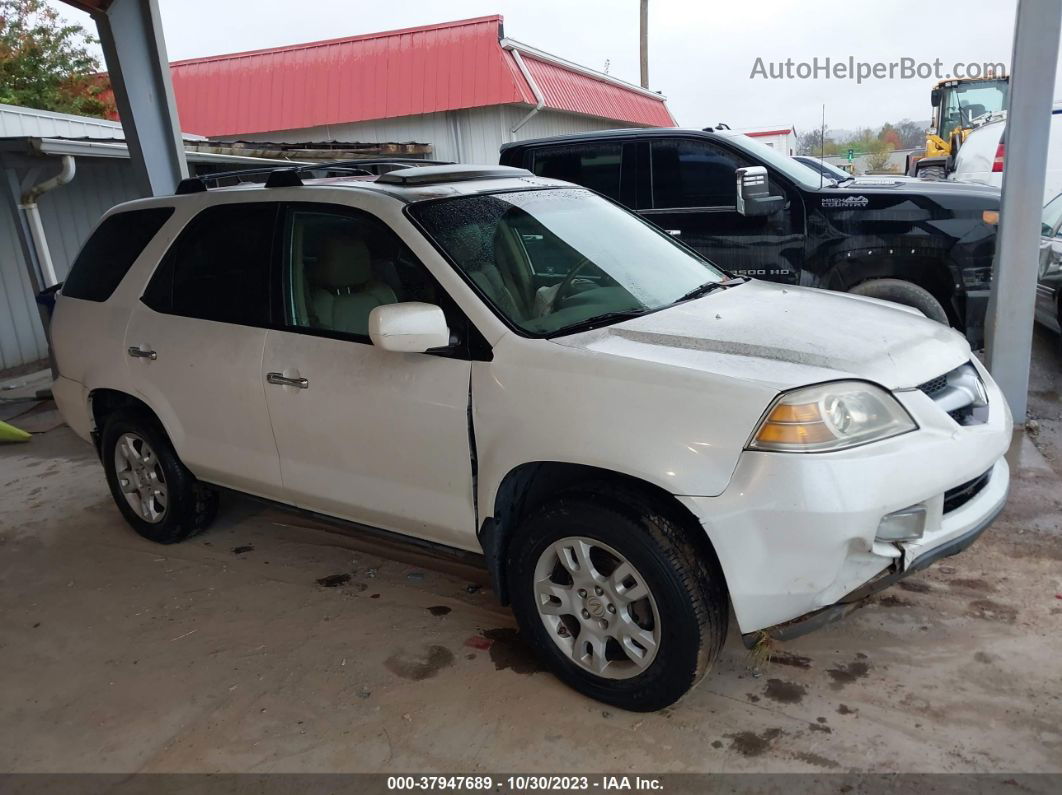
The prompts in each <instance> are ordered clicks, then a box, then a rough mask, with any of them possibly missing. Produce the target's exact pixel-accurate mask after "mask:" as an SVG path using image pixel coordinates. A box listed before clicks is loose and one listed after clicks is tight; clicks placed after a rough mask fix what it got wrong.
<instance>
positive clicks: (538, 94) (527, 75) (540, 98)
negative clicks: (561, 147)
mask: <svg viewBox="0 0 1062 795" xmlns="http://www.w3.org/2000/svg"><path fill="white" fill-rule="evenodd" d="M502 47H503V48H504V49H506V50H508V51H509V52H511V53H512V54H513V60H514V61H516V68H517V69H519V70H520V74H522V75H523V76H524V80H526V81H527V84H528V85H529V86H531V93H532V94H534V95H535V103H536V104H535V107H533V108H531V111H530V112H529V113H528V114H527V115H526V116H524V117H523V118H522V119H520V121H518V122H517V123H516V126H514V127H513V128H512V129H511V130H510V131H509V132H511V133H514V134H515V133H516V131H517V130H519V129H520V128H521V127H523V126H524V125H525V124H527V123H528V122H529V121H531V119H532V117H533V116H534V115H535V114H536V113H538V112H539V111H540V110H542V109H543V108H544V107H546V97H545V96H544V95H543V94H542V91H541V90H540V89H539V87H538V83H536V82H535V78H533V77H532V76H531V72H529V71H528V69H527V64H525V63H524V59H523V57H522V56H521V55H520V50H518V49H517V48H516V47H515V45H513V44H512V42H509V41H503V42H502Z"/></svg>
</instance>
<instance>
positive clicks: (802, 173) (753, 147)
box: [715, 132, 822, 190]
mask: <svg viewBox="0 0 1062 795" xmlns="http://www.w3.org/2000/svg"><path fill="white" fill-rule="evenodd" d="M715 135H721V136H725V137H726V139H727V141H728V142H730V143H731V144H733V145H734V146H736V147H738V148H739V149H742V150H744V151H745V152H747V153H748V154H749V156H751V157H752V158H753V159H755V160H759V161H760V162H761V163H762V164H763V165H765V166H767V167H768V168H773V169H775V170H776V171H779V172H781V173H782V174H784V175H785V176H787V177H789V179H791V180H793V181H794V182H796V183H798V184H799V185H803V186H804V187H805V188H808V189H809V190H818V189H819V187H820V184H821V183H822V175H821V174H819V172H818V171H815V170H814V169H812V168H808V167H807V166H805V165H804V164H803V163H801V162H800V161H798V160H794V159H793V158H791V157H789V155H783V154H782V153H781V152H779V151H778V150H777V149H775V148H774V147H771V146H767V144H762V143H760V142H759V141H756V140H754V139H752V138H749V137H748V136H747V135H743V134H741V133H737V132H731V133H726V132H716V133H715Z"/></svg>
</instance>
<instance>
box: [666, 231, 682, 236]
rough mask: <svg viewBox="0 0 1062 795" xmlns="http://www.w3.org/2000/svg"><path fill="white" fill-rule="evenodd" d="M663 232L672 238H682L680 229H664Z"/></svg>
mask: <svg viewBox="0 0 1062 795" xmlns="http://www.w3.org/2000/svg"><path fill="white" fill-rule="evenodd" d="M664 231H665V232H667V233H668V234H669V235H671V236H672V237H682V230H681V229H665V230H664Z"/></svg>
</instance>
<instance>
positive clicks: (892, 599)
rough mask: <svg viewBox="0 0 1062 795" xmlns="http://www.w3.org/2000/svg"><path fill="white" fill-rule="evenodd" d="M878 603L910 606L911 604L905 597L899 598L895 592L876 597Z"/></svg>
mask: <svg viewBox="0 0 1062 795" xmlns="http://www.w3.org/2000/svg"><path fill="white" fill-rule="evenodd" d="M878 604H879V605H881V606H882V607H910V606H911V603H910V602H908V601H907V600H906V599H901V598H900V597H899V596H896V595H895V594H889V595H887V596H882V597H881V598H880V599H878Z"/></svg>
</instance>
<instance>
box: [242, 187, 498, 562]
mask: <svg viewBox="0 0 1062 795" xmlns="http://www.w3.org/2000/svg"><path fill="white" fill-rule="evenodd" d="M283 229H284V233H283V234H284V237H283V245H282V250H283V252H284V255H283V257H282V260H283V267H282V275H281V279H282V283H283V286H282V289H281V294H282V300H283V315H284V318H283V323H284V330H273V331H270V332H269V333H268V334H267V336H266V345H265V358H264V361H263V366H262V372H261V378H262V380H263V383H264V384H265V388H266V392H267V400H268V405H269V414H270V417H271V419H272V424H273V432H274V435H275V437H276V442H277V447H278V449H279V451H280V463H281V470H282V476H283V480H284V490H285V493H286V499H287V501H288V502H291V503H293V504H295V505H298V506H300V507H303V508H306V509H309V510H313V511H317V512H320V513H325V514H328V515H331V516H337V517H340V518H343V519H348V520H351V521H356V522H361V523H364V524H368V525H372V526H374V527H381V528H384V529H387V530H394V531H397V532H401V533H403V534H407V535H411V536H416V537H419V538H423V539H426V540H430V541H434V542H437V543H442V544H447V545H450V546H456V547H461V548H465V549H477V542H476V526H475V511H474V506H473V496H472V464H471V454H470V447H469V433H468V417H469V412H468V405H469V379H470V375H471V363H470V361H469V360H468V358H467V357H464V358H455V357H453V356H450V355H447V354H428V353H394V352H389V351H384V350H380V349H379V348H376V347H374V346H373V345H372V342H371V341H370V339H369V337H368V324H369V313H370V312H371V311H372V309H373V308H375V307H377V306H381V305H384V304H392V303H397V302H400V301H424V302H428V303H433V304H438V305H441V306H443V309H444V311H448V303H449V302H448V299H447V298H446V296H445V295H443V294H442V290H441V288H440V287H439V286H438V285H437V284H436V283H435V280H434V279H433V278H432V277H431V275H430V274H429V273H428V271H427V270H426V269H425V268H424V266H423V265H422V264H421V263H420V262H419V261H418V260H417V259H416V258H415V257H414V256H413V255H412V253H410V252H409V250H408V249H407V248H406V246H405V245H404V244H403V243H402V242H401V240H399V238H398V237H397V235H395V233H394V232H393V231H392V230H391V229H390V228H389V227H388V226H387V225H385V224H384V223H382V222H381V221H379V220H378V219H376V218H375V217H373V216H371V215H369V214H367V213H364V212H361V211H358V210H354V209H351V208H345V207H336V206H330V205H316V204H291V205H289V206H288V207H287V209H286V211H285V213H284V220H283ZM450 311H452V310H450ZM449 317H450V315H449V314H448V318H449ZM453 325H454V324H453V323H451V328H453Z"/></svg>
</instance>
